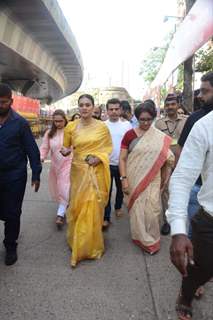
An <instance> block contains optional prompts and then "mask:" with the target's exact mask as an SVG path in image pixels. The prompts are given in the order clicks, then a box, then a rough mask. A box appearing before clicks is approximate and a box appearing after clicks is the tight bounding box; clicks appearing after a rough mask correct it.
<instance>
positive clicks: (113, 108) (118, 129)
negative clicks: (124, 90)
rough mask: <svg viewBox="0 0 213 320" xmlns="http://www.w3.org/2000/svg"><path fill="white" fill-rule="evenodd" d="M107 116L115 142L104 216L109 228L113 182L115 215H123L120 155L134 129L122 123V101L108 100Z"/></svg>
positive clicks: (125, 122) (126, 123)
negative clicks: (125, 137)
mask: <svg viewBox="0 0 213 320" xmlns="http://www.w3.org/2000/svg"><path fill="white" fill-rule="evenodd" d="M106 108H107V114H108V117H109V119H108V120H107V121H106V122H105V123H106V125H107V127H108V128H109V131H110V133H111V136H112V142H113V151H112V153H111V156H110V172H111V188H110V195H109V201H108V204H107V206H106V209H105V216H104V225H103V226H104V227H105V228H107V227H108V226H109V224H110V218H111V195H112V186H113V180H115V184H116V199H115V214H116V216H117V217H120V216H121V215H122V212H121V207H122V203H123V192H122V185H121V177H120V173H119V166H118V165H119V155H120V146H121V140H122V138H123V136H124V134H125V133H126V132H127V131H128V130H131V129H132V126H131V124H130V123H129V122H128V121H121V120H120V116H121V107H120V101H119V100H118V99H111V100H108V102H107V105H106Z"/></svg>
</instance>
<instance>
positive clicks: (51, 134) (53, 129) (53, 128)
mask: <svg viewBox="0 0 213 320" xmlns="http://www.w3.org/2000/svg"><path fill="white" fill-rule="evenodd" d="M54 116H61V117H62V118H63V119H64V121H65V126H66V125H67V123H68V121H67V118H66V114H65V113H64V111H63V110H60V109H58V110H55V111H54V113H53V115H52V117H53V118H54ZM56 131H57V128H56V126H55V123H54V121H53V122H52V126H51V129H50V131H49V133H48V137H49V138H50V139H51V138H53V137H54V135H55V134H56Z"/></svg>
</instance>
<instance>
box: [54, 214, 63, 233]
mask: <svg viewBox="0 0 213 320" xmlns="http://www.w3.org/2000/svg"><path fill="white" fill-rule="evenodd" d="M55 224H56V226H57V228H58V229H59V230H61V229H62V227H63V225H64V217H61V216H57V217H56V221H55Z"/></svg>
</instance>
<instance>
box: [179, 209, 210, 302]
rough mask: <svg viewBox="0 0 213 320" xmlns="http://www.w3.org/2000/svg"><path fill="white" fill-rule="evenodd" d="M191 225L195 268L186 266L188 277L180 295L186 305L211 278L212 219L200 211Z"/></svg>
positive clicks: (183, 282)
mask: <svg viewBox="0 0 213 320" xmlns="http://www.w3.org/2000/svg"><path fill="white" fill-rule="evenodd" d="M191 225H192V244H193V247H194V261H195V266H188V276H187V277H186V278H183V281H182V294H183V297H184V300H186V301H187V302H188V303H191V302H192V300H193V297H194V294H195V292H196V290H197V289H198V288H199V287H200V286H202V285H204V284H205V283H206V282H208V281H209V280H210V279H211V278H212V277H213V217H211V216H210V215H209V214H208V213H206V212H205V211H204V210H203V209H200V211H199V212H198V213H197V214H196V215H195V216H194V217H193V218H192V220H191Z"/></svg>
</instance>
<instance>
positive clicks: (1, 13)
mask: <svg viewBox="0 0 213 320" xmlns="http://www.w3.org/2000/svg"><path fill="white" fill-rule="evenodd" d="M82 77H83V63H82V59H81V54H80V50H79V48H78V45H77V42H76V40H75V37H74V35H73V33H72V31H71V30H70V27H69V25H68V23H67V21H66V19H65V17H64V15H63V13H62V11H61V9H60V7H59V5H58V3H57V1H56V0H33V1H29V0H22V1H18V0H5V1H1V2H0V80H1V81H3V82H6V83H8V84H10V85H11V87H12V88H13V89H14V90H15V91H20V92H21V93H22V94H23V95H26V96H29V97H32V98H36V99H40V100H44V101H45V102H47V103H51V102H54V101H57V100H59V99H61V98H63V97H65V96H67V95H70V94H71V93H73V92H75V91H76V90H77V89H78V88H79V87H80V85H81V82H82Z"/></svg>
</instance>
